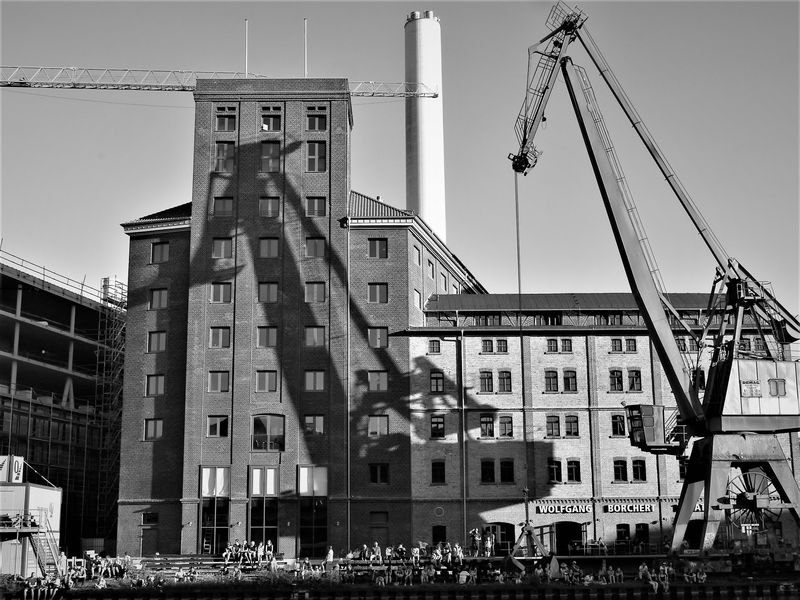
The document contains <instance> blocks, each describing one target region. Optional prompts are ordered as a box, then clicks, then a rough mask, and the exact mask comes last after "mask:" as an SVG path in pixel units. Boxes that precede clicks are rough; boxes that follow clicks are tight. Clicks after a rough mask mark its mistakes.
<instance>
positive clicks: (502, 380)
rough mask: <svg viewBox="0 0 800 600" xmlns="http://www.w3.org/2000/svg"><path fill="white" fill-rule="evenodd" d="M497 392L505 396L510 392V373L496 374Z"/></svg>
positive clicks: (501, 372)
mask: <svg viewBox="0 0 800 600" xmlns="http://www.w3.org/2000/svg"><path fill="white" fill-rule="evenodd" d="M497 391H498V392H500V393H506V394H507V393H510V392H511V371H500V372H498V373H497Z"/></svg>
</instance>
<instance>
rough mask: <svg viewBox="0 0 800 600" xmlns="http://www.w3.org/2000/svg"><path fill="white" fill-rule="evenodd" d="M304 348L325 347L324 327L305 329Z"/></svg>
mask: <svg viewBox="0 0 800 600" xmlns="http://www.w3.org/2000/svg"><path fill="white" fill-rule="evenodd" d="M305 344H306V346H324V345H325V328H324V327H316V326H315V327H306V339H305Z"/></svg>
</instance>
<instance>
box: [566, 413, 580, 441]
mask: <svg viewBox="0 0 800 600" xmlns="http://www.w3.org/2000/svg"><path fill="white" fill-rule="evenodd" d="M564 435H565V436H566V437H578V436H579V435H580V433H579V430H578V417H577V415H567V416H566V418H565V419H564Z"/></svg>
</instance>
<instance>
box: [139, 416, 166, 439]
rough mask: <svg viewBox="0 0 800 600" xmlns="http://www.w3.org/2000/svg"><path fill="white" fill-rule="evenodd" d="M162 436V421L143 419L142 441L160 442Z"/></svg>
mask: <svg viewBox="0 0 800 600" xmlns="http://www.w3.org/2000/svg"><path fill="white" fill-rule="evenodd" d="M163 435H164V420H163V419H145V420H144V440H145V441H146V442H152V441H154V440H160V439H161V436H163Z"/></svg>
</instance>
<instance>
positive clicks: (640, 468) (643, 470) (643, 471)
mask: <svg viewBox="0 0 800 600" xmlns="http://www.w3.org/2000/svg"><path fill="white" fill-rule="evenodd" d="M631 479H632V481H647V462H646V461H645V460H644V459H643V458H634V459H633V460H632V461H631Z"/></svg>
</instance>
